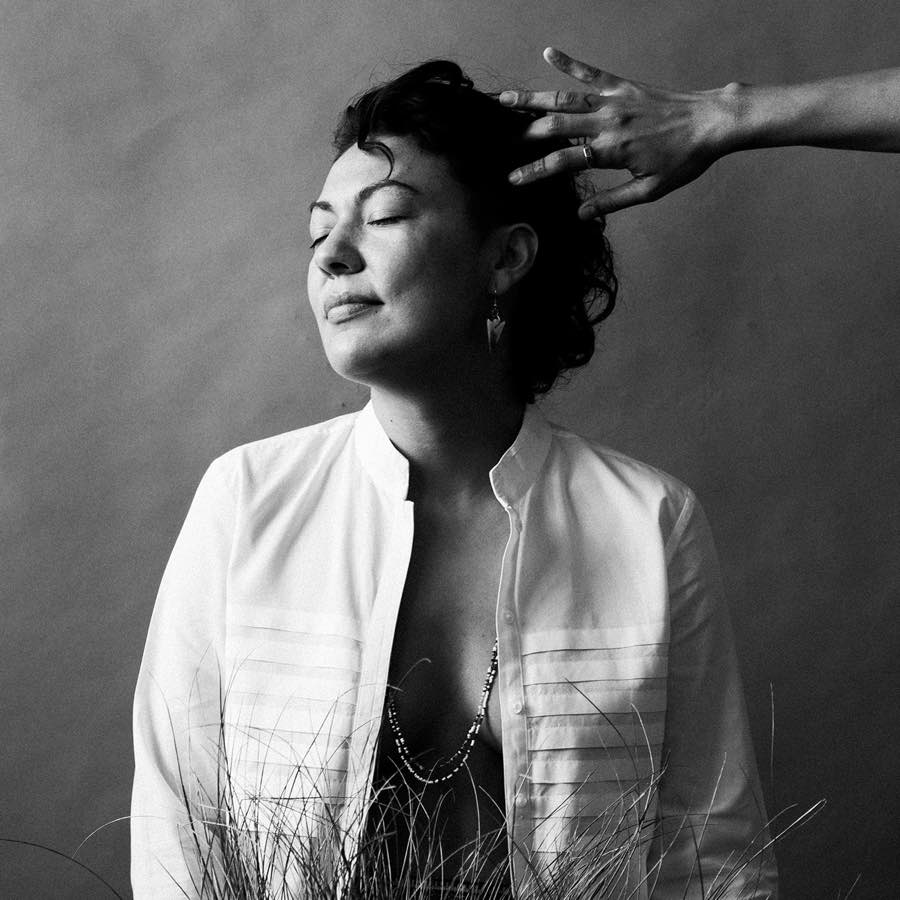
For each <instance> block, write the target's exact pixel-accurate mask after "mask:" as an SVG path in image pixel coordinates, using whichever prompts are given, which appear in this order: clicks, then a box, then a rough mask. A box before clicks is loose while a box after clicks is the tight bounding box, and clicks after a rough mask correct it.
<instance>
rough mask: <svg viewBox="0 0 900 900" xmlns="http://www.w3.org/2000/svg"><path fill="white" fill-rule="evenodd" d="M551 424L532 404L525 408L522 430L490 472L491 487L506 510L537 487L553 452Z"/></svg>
mask: <svg viewBox="0 0 900 900" xmlns="http://www.w3.org/2000/svg"><path fill="white" fill-rule="evenodd" d="M550 437H551V429H550V423H549V422H548V421H547V419H546V418H545V417H544V414H543V413H542V412H541V411H540V410H539V409H538V408H537V406H535V405H534V404H533V403H529V404H528V406H526V407H525V415H524V417H523V419H522V427H521V428H520V429H519V434H518V435H517V436H516V439H515V440H514V441H513V442H512V445H511V446H510V447H509V448H508V449H507V450H506V452H505V453H504V454H503V456H501V457H500V459H499V461H498V462H497V465H495V466H494V468H493V469H491V487H492V488H493V489H494V495H495V496H496V497H497V499H498V500H499V501H500V502H501V503H502V504H503V505H504V506H512V505H513V504H515V503H516V502H517V501H518V500H520V499H521V498H522V497H523V496H524V495H525V493H527V491H528V490H529V488H530V487H531V485H532V484H534V481H535V479H536V478H537V476H538V473H539V472H540V471H541V468H542V467H543V465H544V460H546V458H547V452H548V451H549V449H550Z"/></svg>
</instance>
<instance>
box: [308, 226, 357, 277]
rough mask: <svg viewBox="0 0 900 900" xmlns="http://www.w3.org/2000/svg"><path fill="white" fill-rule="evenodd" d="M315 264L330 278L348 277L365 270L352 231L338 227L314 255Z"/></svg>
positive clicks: (332, 230)
mask: <svg viewBox="0 0 900 900" xmlns="http://www.w3.org/2000/svg"><path fill="white" fill-rule="evenodd" d="M313 262H315V264H316V265H317V266H318V267H319V269H321V270H322V271H323V272H324V273H325V274H327V275H330V276H336V275H348V274H351V273H353V272H358V271H359V270H360V269H362V268H363V259H362V254H360V252H359V249H358V247H357V246H356V241H355V239H354V235H353V232H352V230H351V229H349V228H341V227H340V226H336V227H335V228H332V229H331V231H330V232H329V233H328V235H327V236H326V238H325V240H323V241H322V242H321V243H320V244H319V245H318V246H317V247H316V250H315V253H314V254H313Z"/></svg>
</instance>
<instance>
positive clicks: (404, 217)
mask: <svg viewBox="0 0 900 900" xmlns="http://www.w3.org/2000/svg"><path fill="white" fill-rule="evenodd" d="M383 142H384V143H385V144H386V145H387V146H389V147H390V149H391V151H392V152H393V154H394V166H393V170H391V167H390V165H389V163H388V160H387V159H386V158H385V156H384V154H383V153H380V152H378V151H363V150H360V149H359V148H358V147H356V146H353V147H351V148H350V149H349V150H347V151H346V152H345V153H344V154H343V155H342V156H340V157H339V158H338V159H337V160H336V161H335V163H334V165H333V166H332V167H331V170H330V172H329V173H328V177H327V178H326V179H325V184H324V185H323V186H322V191H321V194H320V196H319V199H318V200H317V201H316V202H315V203H313V204H312V207H311V215H310V225H309V228H310V236H311V238H312V247H313V255H312V259H311V260H310V263H309V275H308V279H307V288H308V292H309V302H310V305H311V306H312V310H313V313H314V314H315V316H316V321H317V322H318V326H319V332H320V334H321V336H322V343H323V345H324V347H325V353H326V355H327V356H328V360H329V362H330V363H331V365H332V367H333V368H334V370H335V371H336V372H338V374H340V375H343V376H344V377H345V378H349V379H351V380H353V381H359V382H362V383H365V384H370V385H375V384H389V383H391V382H392V381H397V380H398V379H400V380H409V379H410V378H413V379H423V378H431V377H435V376H436V375H438V374H440V371H442V368H443V367H445V366H447V365H450V366H452V364H453V362H454V361H455V362H456V363H461V362H462V361H463V360H464V359H465V357H466V355H467V354H468V353H475V352H481V353H483V352H485V350H484V345H485V339H484V320H485V316H486V314H487V310H488V304H489V300H488V291H489V288H490V283H491V271H492V264H493V260H492V257H491V243H490V240H489V236H488V235H487V234H486V233H485V230H484V229H482V228H479V227H478V225H477V224H476V222H475V220H474V219H473V217H472V214H471V212H470V209H469V205H468V196H467V193H466V189H465V188H464V187H463V186H462V185H461V184H460V183H459V182H458V181H457V180H456V179H455V178H454V177H453V176H452V175H451V173H450V171H449V169H448V167H447V164H446V162H445V161H444V160H443V159H442V158H441V157H438V156H434V155H432V154H428V153H424V152H423V151H422V150H420V149H419V148H418V146H417V145H416V144H415V142H414V141H412V140H411V139H409V138H398V137H387V138H384V141H383Z"/></svg>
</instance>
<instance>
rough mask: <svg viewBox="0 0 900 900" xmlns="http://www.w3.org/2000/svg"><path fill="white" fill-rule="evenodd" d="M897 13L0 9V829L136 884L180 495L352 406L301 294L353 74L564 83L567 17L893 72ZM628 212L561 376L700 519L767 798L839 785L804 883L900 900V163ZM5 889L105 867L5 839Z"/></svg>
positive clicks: (634, 67)
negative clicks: (133, 836) (152, 682)
mask: <svg viewBox="0 0 900 900" xmlns="http://www.w3.org/2000/svg"><path fill="white" fill-rule="evenodd" d="M898 35H900V6H898V4H897V3H896V2H894V0H782V2H778V3H776V2H771V0H770V2H762V3H746V2H742V0H694V2H688V0H673V2H669V3H664V2H649V0H553V2H552V3H551V2H541V0H528V2H522V0H491V2H490V3H488V2H476V0H456V2H454V3H448V2H446V0H441V2H437V0H369V2H353V3H350V2H348V0H337V2H335V0H292V2H286V0H281V2H266V3H264V2H261V0H246V2H224V0H193V2H175V0H159V2H152V0H5V2H3V3H2V4H0V178H2V182H0V183H2V194H0V198H2V202H0V283H2V306H0V322H2V326H0V341H2V346H0V379H2V393H0V404H2V405H0V410H2V413H0V414H2V433H0V441H2V443H0V465H2V473H0V503H2V519H0V527H2V560H0V591H2V596H3V601H2V602H3V606H2V637H0V673H2V674H0V678H2V692H0V706H2V729H3V730H2V741H0V757H2V774H0V837H4V838H8V837H15V838H19V839H23V840H29V841H35V842H40V843H44V844H49V845H52V846H53V847H56V848H59V849H60V850H64V851H67V852H71V851H73V850H74V849H75V848H76V847H78V846H79V843H80V842H81V840H82V839H83V838H85V837H86V836H87V835H88V834H89V833H90V832H92V831H93V830H94V829H98V828H100V827H101V826H105V827H103V828H102V830H100V831H99V832H98V833H96V834H94V835H93V836H92V837H91V838H90V840H88V841H87V843H86V844H85V845H84V846H83V847H81V848H80V849H79V852H78V857H79V858H80V859H83V860H84V861H85V862H86V863H88V864H90V865H91V866H93V867H95V868H97V869H98V870H99V871H100V872H101V873H103V875H104V876H105V877H106V878H108V880H109V881H111V882H112V883H113V884H114V885H115V886H116V887H117V888H118V889H119V890H120V891H121V892H122V893H123V894H125V895H127V894H128V887H127V883H128V874H127V872H128V869H127V864H128V825H127V822H125V821H121V820H119V817H123V816H126V815H127V814H128V806H129V790H130V780H131V773H132V754H131V735H130V706H131V694H132V689H133V685H134V682H135V677H136V675H137V670H138V665H139V662H140V656H141V650H142V645H143V640H144V635H145V632H146V628H147V624H148V620H149V617H150V612H151V609H152V606H153V601H154V595H155V590H156V586H157V583H158V580H159V577H160V575H161V573H162V569H163V566H164V564H165V561H166V558H167V555H168V552H169V550H170V548H171V546H172V543H173V541H174V538H175V535H176V533H177V530H178V528H179V525H180V522H181V519H182V517H183V516H184V514H185V512H186V510H187V506H188V503H189V501H190V498H191V495H192V492H193V489H194V487H195V485H196V483H197V481H198V479H199V477H200V475H201V473H202V471H203V470H204V468H205V466H206V465H207V463H208V462H209V461H210V459H211V458H212V457H214V456H215V455H217V454H219V453H221V452H223V451H224V450H226V449H228V448H230V447H232V446H234V445H235V444H238V443H242V442H245V441H248V440H251V439H254V438H257V437H262V436H265V435H270V434H274V433H277V432H279V431H285V430H288V429H292V428H296V427H299V426H301V425H305V424H309V423H311V422H315V421H317V420H321V419H323V418H327V417H330V416H332V415H336V414H338V413H341V412H344V411H347V410H350V409H354V408H357V407H359V406H361V405H362V404H363V402H364V401H365V393H364V392H363V391H362V390H360V389H359V388H357V387H355V386H353V385H350V384H347V383H345V382H342V381H341V380H340V379H338V378H337V377H336V376H334V375H333V374H331V373H330V371H329V370H328V369H327V366H326V362H325V359H324V356H323V354H322V352H321V350H320V348H319V344H318V339H317V335H316V328H315V325H314V321H313V318H312V315H311V314H310V312H309V310H308V308H307V306H306V298H305V288H304V285H305V280H304V279H305V267H306V260H307V253H308V251H307V249H306V242H305V238H306V212H305V208H306V206H307V204H308V203H309V202H310V200H312V199H314V197H315V196H316V192H317V190H318V187H319V185H320V183H321V180H322V178H323V176H324V174H325V172H326V171H327V167H328V162H329V153H330V151H329V149H328V137H329V132H330V128H331V126H332V124H333V122H334V120H335V115H336V112H337V110H338V109H339V107H340V105H341V104H342V103H343V102H344V101H345V100H346V99H347V98H348V97H349V96H350V95H351V94H353V93H355V92H356V91H357V90H359V89H360V88H362V87H365V86H367V85H368V84H369V83H370V82H371V81H372V79H378V78H381V77H384V76H387V75H390V74H392V73H395V72H397V71H398V69H399V68H401V67H402V66H405V65H406V64H409V63H413V62H417V61H419V60H421V59H423V58H427V57H432V56H438V55H440V56H450V57H453V58H456V59H458V60H460V61H461V62H462V63H463V64H464V66H465V67H467V68H468V69H469V71H470V72H471V73H472V74H473V75H474V76H475V78H476V80H477V81H478V82H479V84H480V85H482V86H484V87H487V88H491V89H496V88H498V87H500V86H504V85H511V84H514V83H515V84H518V85H520V86H521V85H531V86H539V85H552V86H554V87H561V86H563V80H562V78H561V76H560V77H552V76H551V74H550V73H549V71H548V70H547V68H546V66H545V65H544V63H543V62H542V61H541V59H540V50H541V48H542V47H543V46H544V45H545V44H548V43H553V44H556V45H557V46H560V47H562V48H564V49H566V50H568V51H570V52H572V53H574V54H575V55H578V56H581V57H583V58H586V59H588V60H591V61H593V62H595V63H597V64H600V65H603V66H605V67H607V68H609V69H610V70H612V71H614V72H618V73H621V74H624V75H630V76H634V77H638V78H640V79H642V80H645V81H650V82H656V83H662V84H669V85H674V86H685V87H696V88H702V87H714V86H718V85H721V84H724V83H726V82H727V81H730V80H734V79H740V80H744V81H751V82H753V81H756V82H777V81H790V80H800V79H807V78H813V77H819V76H824V75H828V74H837V73H840V72H848V71H853V70H858V69H865V68H875V67H878V66H883V65H889V64H896V63H897V48H898ZM610 227H611V235H612V239H613V242H614V245H615V248H616V251H617V253H618V261H619V267H620V272H621V278H622V292H621V303H620V307H619V309H618V310H617V311H616V313H615V315H614V316H613V318H612V319H611V320H610V321H609V323H608V325H607V326H606V327H605V328H604V330H603V334H602V339H601V341H600V352H599V353H598V355H597V357H596V359H595V361H594V362H593V364H592V365H591V367H590V368H589V369H588V370H586V371H584V372H582V373H580V374H579V375H578V376H577V377H576V378H575V379H574V380H573V382H572V384H571V385H570V386H568V387H566V388H564V389H562V390H559V391H558V392H557V393H556V394H555V395H553V396H552V397H551V398H550V399H549V400H548V401H547V402H546V403H545V405H546V407H547V408H548V410H549V412H550V414H551V415H552V416H553V417H554V418H556V419H557V420H559V421H561V422H563V423H564V424H568V425H570V426H574V427H575V428H577V429H578V430H580V431H582V432H584V433H587V434H590V435H592V436H594V437H598V438H600V439H602V440H604V441H605V442H606V443H608V444H611V445H613V446H615V447H618V448H619V449H621V450H623V451H625V452H627V453H630V454H632V455H634V456H637V457H639V458H642V459H645V460H648V461H650V462H652V463H654V464H656V465H658V466H660V467H662V468H664V469H666V470H668V471H670V472H672V473H673V474H675V475H677V476H679V477H680V478H682V479H683V480H685V481H686V482H688V483H689V484H690V485H692V486H693V487H694V488H695V489H696V491H697V493H698V494H699V496H700V498H701V499H702V501H703V503H704V505H705V507H706V509H707V512H708V513H709V516H710V518H711V520H712V522H713V526H714V528H715V530H716V534H717V538H718V543H719V548H720V552H721V557H722V562H723V566H724V570H725V578H726V582H727V585H728V587H729V589H730V602H731V604H732V609H733V615H734V619H735V622H736V629H737V635H738V642H739V651H740V654H741V660H742V665H743V670H744V674H745V680H746V687H747V694H748V699H749V703H750V708H751V715H752V725H753V728H754V734H755V739H756V742H757V747H758V754H759V757H760V760H761V763H762V769H763V777H764V780H765V781H766V782H767V791H768V800H769V804H770V810H771V811H776V810H779V809H781V808H783V807H785V806H787V805H788V804H794V803H796V804H799V806H800V807H801V808H804V807H805V806H808V805H810V804H812V803H813V802H815V801H816V800H818V799H819V798H822V797H824V798H826V799H827V801H828V804H827V807H826V808H825V811H823V812H822V813H821V814H820V815H819V816H818V817H817V818H816V819H815V820H814V821H813V822H812V823H810V824H809V825H807V826H806V827H804V828H803V829H801V830H800V831H799V832H798V833H797V834H796V835H795V836H794V837H792V838H789V839H788V840H787V841H786V842H785V843H784V845H783V847H782V850H781V853H780V859H781V864H782V869H783V873H784V874H783V880H784V885H785V897H788V898H793V900H821V898H833V897H836V896H838V894H839V892H842V891H844V892H845V891H846V890H848V889H849V888H850V886H851V884H852V883H853V882H854V880H855V879H856V877H857V875H861V877H860V881H859V884H858V885H857V887H856V889H855V891H854V893H853V897H854V898H858V900H864V898H866V900H875V898H878V900H880V898H885V897H888V896H894V895H895V893H894V892H895V890H896V886H897V883H898V878H900V876H898V871H897V852H896V851H897V824H896V823H897V812H896V809H895V808H894V807H895V805H896V791H895V790H892V789H891V785H892V784H893V785H894V786H896V772H897V763H896V748H897V746H898V737H900V735H898V721H897V718H898V713H897V705H898V704H897V696H898V692H897V690H898V686H897V680H896V675H897V661H896V660H897V632H896V613H895V599H896V595H897V585H898V582H900V577H898V576H900V570H898V569H900V567H898V556H900V554H898V550H897V548H898V538H900V534H898V531H900V529H898V512H897V507H898V499H900V496H898V494H900V492H898V480H900V466H898V455H897V446H898V438H900V433H898V432H900V428H898V419H900V416H898V388H900V378H898V372H900V366H898V359H897V355H898V354H897V348H898V344H900V310H898V302H900V263H898V253H897V248H898V243H900V240H898V236H900V158H897V157H892V156H889V155H877V154H864V153H839V152H835V151H828V150H815V149H787V150H775V151H757V152H754V153H747V154H743V155H741V156H736V157H729V158H727V159H725V160H723V161H721V162H719V163H717V164H716V165H715V166H714V167H713V169H712V170H711V171H710V172H709V173H708V174H707V175H706V176H705V177H704V178H703V179H702V180H701V181H700V182H699V183H696V184H694V185H693V186H691V187H689V188H687V189H685V190H682V191H680V192H679V193H677V194H675V195H672V196H670V197H668V198H666V199H665V200H663V201H661V202H659V203H656V204H653V205H650V206H646V207H641V208H638V209H633V210H630V211H626V212H622V213H619V214H617V215H615V216H614V217H613V218H612V219H611V226H610ZM770 685H771V686H773V691H774V723H775V724H774V755H773V767H772V771H773V773H774V775H773V776H771V775H770V774H769V771H768V770H769V760H770V742H771V733H770V732H771V726H770V694H771V691H770ZM117 820H118V821H117ZM107 823H108V824H107ZM0 895H2V896H4V897H29V898H30V897H36V898H44V897H48V898H49V897H54V898H55V897H71V898H84V897H95V896H96V897H103V896H112V894H104V893H103V888H102V886H99V885H98V884H97V883H96V882H92V881H91V880H90V879H89V878H88V877H87V876H86V875H85V874H84V873H83V872H81V871H80V870H79V869H78V868H77V867H75V866H74V865H72V864H71V863H66V862H64V861H62V860H60V859H58V858H55V857H52V856H50V855H49V854H47V853H44V852H41V851H38V850H35V849H29V848H27V847H21V846H18V847H14V846H10V845H7V844H2V845H0Z"/></svg>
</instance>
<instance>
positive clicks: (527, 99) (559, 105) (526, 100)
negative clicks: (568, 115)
mask: <svg viewBox="0 0 900 900" xmlns="http://www.w3.org/2000/svg"><path fill="white" fill-rule="evenodd" d="M602 99H603V98H602V97H600V96H599V95H598V94H582V93H580V92H578V91H503V93H502V94H500V102H501V103H502V104H503V105H504V106H515V107H517V108H518V109H536V110H544V111H547V112H551V111H552V112H576V113H577V112H593V111H594V110H595V109H597V107H598V106H600V104H601V102H602Z"/></svg>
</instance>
